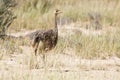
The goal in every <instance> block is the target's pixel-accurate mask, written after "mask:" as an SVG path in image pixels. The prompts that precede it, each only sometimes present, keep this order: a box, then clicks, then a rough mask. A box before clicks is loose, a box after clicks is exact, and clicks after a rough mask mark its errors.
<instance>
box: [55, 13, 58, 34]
mask: <svg viewBox="0 0 120 80" xmlns="http://www.w3.org/2000/svg"><path fill="white" fill-rule="evenodd" d="M55 31H56V32H57V33H58V27H57V15H56V14H55Z"/></svg>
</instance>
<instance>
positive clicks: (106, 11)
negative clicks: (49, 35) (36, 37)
mask: <svg viewBox="0 0 120 80" xmlns="http://www.w3.org/2000/svg"><path fill="white" fill-rule="evenodd" d="M17 2H18V6H17V7H16V9H15V14H16V15H17V19H16V20H15V21H14V22H13V24H12V25H11V26H10V28H9V30H8V33H9V34H11V33H15V34H12V35H14V36H19V35H24V34H25V33H26V32H27V31H28V32H30V31H31V30H37V29H49V28H53V27H54V22H53V20H54V15H53V11H54V9H56V8H59V9H60V10H61V11H62V12H63V14H61V15H60V18H61V21H60V22H59V21H58V22H59V23H62V22H63V23H65V25H59V40H58V44H57V46H56V47H55V48H54V49H53V50H51V51H49V52H47V53H46V55H47V62H46V63H47V66H46V67H45V68H43V67H44V65H43V62H42V59H41V57H40V56H37V57H36V56H34V54H33V51H32V49H31V47H30V46H29V42H28V40H26V39H5V40H2V39H0V80H8V79H9V80H39V79H41V80H56V79H58V80H69V79H70V80H80V79H82V80H119V79H120V77H119V71H120V63H119V62H120V60H119V57H120V29H119V26H120V22H119V21H120V18H119V17H120V14H119V13H120V12H119V11H120V0H114V1H113V0H76V1H74V0H64V1H63V0H31V1H29V0H20V1H17ZM94 12H97V13H99V14H101V16H102V25H103V26H102V29H101V30H98V31H95V30H91V29H86V26H87V25H88V26H89V20H88V18H89V16H88V13H94ZM62 20H63V21H62ZM67 21H68V22H69V21H70V22H72V23H70V24H67V23H66V22H67ZM18 32H19V33H18ZM113 57H118V58H117V59H116V58H115V59H114V58H113ZM111 58H112V61H111ZM98 59H99V60H100V61H99V60H98ZM103 59H105V62H104V61H103ZM106 59H107V60H106ZM109 59H110V60H109ZM89 62H90V63H89ZM99 63H100V64H99ZM36 65H37V66H36ZM37 68H38V69H37ZM44 69H45V70H44ZM85 70H88V71H85ZM96 73H97V74H96Z"/></svg>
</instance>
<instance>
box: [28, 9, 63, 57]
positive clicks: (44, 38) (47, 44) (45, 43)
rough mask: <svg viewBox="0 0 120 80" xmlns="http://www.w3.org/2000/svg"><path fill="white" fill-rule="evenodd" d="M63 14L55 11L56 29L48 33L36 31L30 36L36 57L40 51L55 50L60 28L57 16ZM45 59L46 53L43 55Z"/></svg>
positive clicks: (47, 31)
mask: <svg viewBox="0 0 120 80" xmlns="http://www.w3.org/2000/svg"><path fill="white" fill-rule="evenodd" d="M59 13H61V11H60V10H58V9H57V10H55V27H54V29H50V30H46V31H41V30H38V31H35V32H33V33H31V34H29V35H28V36H29V38H30V39H31V40H32V47H33V48H34V52H35V55H37V54H38V52H39V50H40V51H48V50H51V49H52V48H54V47H55V46H56V44H57V41H58V27H57V16H58V14H59ZM43 59H45V53H43Z"/></svg>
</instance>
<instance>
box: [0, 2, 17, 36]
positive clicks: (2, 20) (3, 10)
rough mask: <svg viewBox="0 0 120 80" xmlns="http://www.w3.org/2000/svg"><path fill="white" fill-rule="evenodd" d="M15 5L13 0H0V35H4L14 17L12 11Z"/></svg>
mask: <svg viewBox="0 0 120 80" xmlns="http://www.w3.org/2000/svg"><path fill="white" fill-rule="evenodd" d="M15 6H16V2H15V1H14V0H0V35H5V33H6V30H7V28H8V27H9V26H10V24H11V23H12V22H13V20H14V19H15V18H16V16H14V15H13V12H12V8H13V7H15Z"/></svg>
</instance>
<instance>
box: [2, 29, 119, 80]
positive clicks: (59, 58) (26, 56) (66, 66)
mask: <svg viewBox="0 0 120 80" xmlns="http://www.w3.org/2000/svg"><path fill="white" fill-rule="evenodd" d="M67 29H69V27H67ZM74 29H75V28H74ZM70 30H71V29H70ZM77 30H78V31H82V32H83V33H85V34H88V31H85V30H83V29H77ZM61 31H63V30H61ZM28 32H29V31H28ZM28 32H26V33H25V34H27V33H28ZM86 32H87V33H86ZM68 33H69V31H68ZM96 33H97V34H98V35H100V34H101V31H99V32H92V31H90V32H89V34H93V35H94V34H96ZM71 34H72V33H71ZM73 34H74V32H73ZM11 35H14V34H11ZM15 35H16V37H18V36H21V35H24V34H21V32H20V33H17V34H15ZM60 35H61V36H65V34H64V33H63V32H60ZM21 49H22V50H23V51H22V54H12V55H6V56H4V57H3V59H2V60H0V80H120V59H119V58H117V57H111V58H108V59H104V60H101V59H92V60H91V59H81V58H80V57H78V56H76V55H70V54H71V53H72V52H70V54H68V55H67V54H62V53H59V54H57V53H53V51H49V52H47V53H46V55H47V56H46V67H44V64H43V62H42V59H41V56H37V57H35V56H33V55H32V53H33V51H32V49H31V47H29V46H21ZM31 60H32V61H31ZM36 61H37V63H38V65H39V68H38V69H35V68H32V69H31V68H30V66H31V65H34V63H35V62H36Z"/></svg>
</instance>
